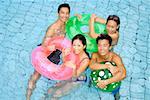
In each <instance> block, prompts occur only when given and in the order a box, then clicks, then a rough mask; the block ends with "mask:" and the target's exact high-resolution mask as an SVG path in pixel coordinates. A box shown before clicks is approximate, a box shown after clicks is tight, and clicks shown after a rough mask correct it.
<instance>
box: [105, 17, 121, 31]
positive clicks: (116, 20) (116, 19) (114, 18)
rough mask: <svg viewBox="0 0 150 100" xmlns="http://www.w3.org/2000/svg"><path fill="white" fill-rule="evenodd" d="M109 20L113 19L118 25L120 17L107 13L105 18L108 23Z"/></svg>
mask: <svg viewBox="0 0 150 100" xmlns="http://www.w3.org/2000/svg"><path fill="white" fill-rule="evenodd" d="M109 20H113V21H115V22H116V23H117V25H120V18H119V17H118V16H117V15H109V16H108V18H107V22H106V24H107V23H108V21H109ZM119 28H120V26H119V27H118V28H117V31H119Z"/></svg>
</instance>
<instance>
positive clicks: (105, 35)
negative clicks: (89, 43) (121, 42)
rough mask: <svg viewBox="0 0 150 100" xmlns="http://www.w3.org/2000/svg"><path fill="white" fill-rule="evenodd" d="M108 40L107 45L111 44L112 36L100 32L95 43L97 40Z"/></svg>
mask: <svg viewBox="0 0 150 100" xmlns="http://www.w3.org/2000/svg"><path fill="white" fill-rule="evenodd" d="M104 39H105V40H108V41H109V45H110V46H111V43H112V38H111V37H110V36H109V35H108V34H103V33H102V34H100V35H99V36H98V37H97V38H96V43H97V44H98V41H99V40H104Z"/></svg>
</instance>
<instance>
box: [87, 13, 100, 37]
mask: <svg viewBox="0 0 150 100" xmlns="http://www.w3.org/2000/svg"><path fill="white" fill-rule="evenodd" d="M95 18H96V15H95V14H92V15H91V18H90V21H89V30H90V33H89V35H90V36H91V37H92V38H94V39H95V38H97V37H98V36H99V34H96V33H95V29H94V22H95Z"/></svg>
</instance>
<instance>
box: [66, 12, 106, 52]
mask: <svg viewBox="0 0 150 100" xmlns="http://www.w3.org/2000/svg"><path fill="white" fill-rule="evenodd" d="M90 17H91V15H90V14H83V15H82V18H81V19H78V18H77V17H76V16H74V17H72V18H70V19H69V20H68V21H67V23H66V37H67V38H68V39H70V40H71V39H72V38H73V37H74V36H75V35H77V34H82V35H84V36H85V38H86V41H87V51H88V52H97V51H98V49H97V44H96V39H93V38H91V37H90V36H89V34H88V33H89V20H90ZM94 28H95V33H97V34H101V33H104V34H107V32H106V30H105V29H106V25H105V24H101V23H97V22H96V23H95V24H94Z"/></svg>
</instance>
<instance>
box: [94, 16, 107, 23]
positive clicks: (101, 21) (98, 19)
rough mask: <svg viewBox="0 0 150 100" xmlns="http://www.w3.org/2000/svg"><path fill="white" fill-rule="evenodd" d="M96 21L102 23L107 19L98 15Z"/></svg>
mask: <svg viewBox="0 0 150 100" xmlns="http://www.w3.org/2000/svg"><path fill="white" fill-rule="evenodd" d="M95 21H96V22H99V23H102V24H106V20H105V19H103V18H101V17H96V19H95Z"/></svg>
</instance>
